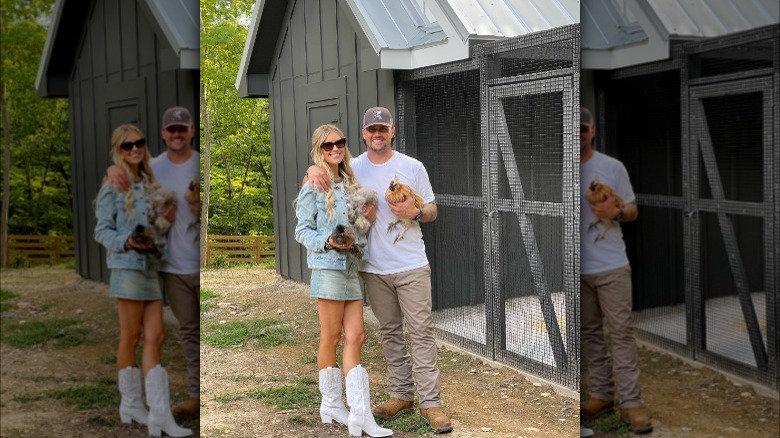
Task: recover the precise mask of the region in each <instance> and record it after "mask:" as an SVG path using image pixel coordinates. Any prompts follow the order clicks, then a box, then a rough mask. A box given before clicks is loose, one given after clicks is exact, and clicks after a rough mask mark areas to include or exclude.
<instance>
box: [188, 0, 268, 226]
mask: <svg viewBox="0 0 780 438" xmlns="http://www.w3.org/2000/svg"><path fill="white" fill-rule="evenodd" d="M200 4H201V23H202V26H203V28H202V30H201V39H200V47H201V76H200V78H201V82H202V87H201V89H202V90H203V91H202V92H203V93H204V96H203V98H204V99H203V101H204V102H205V106H206V108H202V109H201V113H202V114H201V115H203V113H204V112H206V113H207V114H208V123H209V125H210V126H209V127H208V128H209V129H208V132H209V133H210V135H209V139H206V138H201V145H202V146H203V147H204V148H206V147H208V148H210V152H211V160H210V165H211V169H210V179H211V181H210V196H209V200H208V209H209V218H208V231H209V233H211V234H241V235H249V234H266V235H267V234H273V209H272V203H271V199H272V198H271V196H272V191H271V149H270V131H269V120H268V101H267V100H266V99H241V98H239V97H238V95H237V93H236V88H235V85H234V84H235V79H236V75H237V72H238V69H239V64H240V61H241V55H242V52H243V48H244V40H245V39H246V35H247V31H248V26H249V20H250V17H251V13H252V6H253V4H254V1H252V0H231V1H229V0H203V1H201V2H200ZM201 123H203V121H202V122H201ZM205 128H206V127H203V129H201V133H205V132H207V129H205ZM204 155H205V154H201V156H204Z"/></svg>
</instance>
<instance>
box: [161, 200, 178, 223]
mask: <svg viewBox="0 0 780 438" xmlns="http://www.w3.org/2000/svg"><path fill="white" fill-rule="evenodd" d="M163 216H165V219H167V220H168V222H170V223H174V222H176V206H175V205H173V204H166V205H165V207H163Z"/></svg>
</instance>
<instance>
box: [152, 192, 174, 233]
mask: <svg viewBox="0 0 780 438" xmlns="http://www.w3.org/2000/svg"><path fill="white" fill-rule="evenodd" d="M177 199H178V198H177V196H176V192H174V191H173V190H171V189H167V188H165V187H157V190H155V191H154V192H152V194H151V196H149V201H148V204H149V205H148V210H149V224H150V225H154V229H155V231H156V232H158V233H160V234H166V233H167V232H168V230H169V229H170V228H171V222H170V221H169V220H168V218H166V217H165V209H166V208H167V207H168V206H172V207H173V209H174V210H176V205H177V204H178V201H177Z"/></svg>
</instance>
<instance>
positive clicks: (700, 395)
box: [201, 268, 780, 438]
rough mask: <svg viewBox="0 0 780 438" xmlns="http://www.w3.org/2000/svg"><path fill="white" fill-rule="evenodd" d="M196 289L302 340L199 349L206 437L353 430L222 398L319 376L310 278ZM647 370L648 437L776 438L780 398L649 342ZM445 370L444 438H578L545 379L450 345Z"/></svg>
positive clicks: (603, 433) (266, 277) (230, 316)
mask: <svg viewBox="0 0 780 438" xmlns="http://www.w3.org/2000/svg"><path fill="white" fill-rule="evenodd" d="M201 287H202V288H203V289H208V290H210V291H212V292H215V293H217V294H219V298H218V299H217V300H216V301H217V303H218V305H217V307H216V308H214V309H212V310H210V311H209V312H206V313H205V314H203V315H202V318H204V319H212V320H215V321H220V322H227V321H232V320H240V319H242V318H271V317H272V318H277V319H279V320H281V321H282V323H283V324H284V326H286V327H288V328H290V329H291V330H292V332H293V333H294V336H295V338H296V340H298V339H303V340H305V341H306V342H297V343H296V344H294V345H284V346H278V347H273V348H266V349H259V348H256V347H236V348H228V349H217V348H213V347H209V346H206V345H201V358H202V360H201V366H202V369H201V392H202V402H201V403H202V405H203V408H202V411H201V420H202V431H203V434H204V436H219V437H246V436H273V437H300V436H318V437H319V436H330V437H346V436H348V432H347V429H346V427H344V426H339V425H336V424H333V425H323V424H321V423H320V419H319V411H318V408H316V407H312V408H305V409H300V410H285V411H277V410H275V409H274V408H273V407H272V406H270V405H267V404H265V403H263V402H262V401H259V400H255V399H250V398H242V399H239V400H232V401H224V400H225V399H229V398H230V397H225V396H229V395H236V394H242V393H246V392H247V391H252V390H257V389H269V388H276V387H281V386H284V385H292V384H294V383H295V382H296V381H297V380H298V379H300V378H304V377H306V378H309V379H314V380H316V378H317V375H316V373H317V371H316V368H317V367H316V363H311V360H305V358H314V357H316V352H317V339H318V323H317V309H316V303H315V300H313V299H312V298H311V297H310V296H309V289H308V285H306V284H303V283H299V282H295V281H290V280H286V279H282V278H280V277H279V276H278V275H277V274H276V273H275V272H274V271H273V270H272V269H263V268H241V269H222V270H204V271H202V272H201ZM365 314H366V317H365V320H366V332H367V338H366V344H365V345H364V347H363V362H364V365H365V366H366V368H367V369H368V371H369V376H370V380H371V391H372V398H373V401H374V402H375V403H376V402H379V401H382V400H384V399H385V398H386V397H387V390H388V387H387V381H386V363H385V361H384V357H383V355H382V351H381V346H380V345H379V342H378V335H377V324H376V320H375V319H374V318H373V316H372V314H371V311H370V308H365ZM204 319H202V320H204ZM640 367H641V370H642V387H643V397H644V399H645V402H646V404H647V407H648V409H649V412H650V414H651V416H652V419H653V425H654V432H653V433H652V434H650V435H647V436H648V437H662V438H666V437H670V438H671V437H681V436H684V437H731V436H733V437H737V436H738V437H756V438H758V437H761V438H764V437H768V436H780V416H779V414H778V412H780V406H779V405H778V400H777V399H774V398H768V397H764V396H761V395H759V394H757V393H756V392H755V390H753V388H752V387H750V386H749V385H739V384H735V383H732V382H731V381H729V380H727V379H726V378H725V377H724V376H723V375H721V374H719V373H717V372H715V371H713V370H711V369H709V368H704V367H694V366H691V365H688V364H685V363H683V362H682V361H680V360H679V359H676V358H673V357H671V356H669V355H667V354H663V353H658V352H654V351H650V350H648V349H645V348H641V349H640ZM439 368H440V370H441V379H442V381H441V383H442V398H443V400H444V403H445V406H444V409H445V412H447V413H448V414H449V415H450V418H451V419H452V423H453V426H454V430H453V432H452V433H451V434H448V435H443V436H450V437H468V438H471V437H501V438H505V437H507V438H508V437H512V438H517V437H529V438H530V437H576V436H579V435H578V432H579V406H578V403H579V402H578V400H576V399H573V398H569V397H566V396H562V395H559V394H557V393H556V392H555V390H554V389H553V388H552V387H551V386H549V385H540V384H539V383H536V384H534V383H533V382H532V381H530V380H529V379H527V378H526V377H525V376H524V375H523V374H521V373H519V372H517V371H515V370H513V369H510V368H506V367H496V366H494V365H491V364H486V363H484V362H482V361H481V360H478V359H475V358H473V357H472V356H470V355H467V354H462V353H460V352H458V351H456V350H455V349H452V348H449V347H447V346H442V347H441V348H440V349H439ZM407 417H408V419H409V422H411V423H412V425H413V426H414V425H420V426H421V427H419V428H415V427H412V428H409V429H408V430H411V431H410V432H401V431H399V430H398V429H396V430H395V434H394V436H396V437H413V436H433V434H432V433H431V432H430V429H426V427H424V426H422V422H421V421H420V420H419V414H418V413H416V412H415V413H413V414H410V415H408V416H407ZM402 418H403V417H402ZM396 421H397V420H396ZM594 426H595V427H596V428H597V431H596V436H598V437H610V438H612V437H625V436H631V435H632V434H631V433H630V431H628V429H627V428H626V427H625V426H624V425H622V424H621V422H620V421H619V418H618V417H617V416H614V417H612V418H607V419H604V420H599V422H598V423H596V424H595V425H594ZM418 430H428V431H429V432H427V433H426V432H418Z"/></svg>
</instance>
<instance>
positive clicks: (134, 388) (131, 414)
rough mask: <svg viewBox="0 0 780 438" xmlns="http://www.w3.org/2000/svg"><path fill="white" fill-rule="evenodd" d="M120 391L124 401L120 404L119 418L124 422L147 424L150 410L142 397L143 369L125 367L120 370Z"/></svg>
mask: <svg viewBox="0 0 780 438" xmlns="http://www.w3.org/2000/svg"><path fill="white" fill-rule="evenodd" d="M119 393H120V394H122V402H121V403H120V404H119V419H120V420H122V423H127V424H129V423H132V422H133V420H135V422H136V423H140V424H143V425H144V426H145V425H146V419H147V417H148V416H149V411H147V410H146V406H144V402H143V399H142V397H141V370H140V369H139V368H137V367H125V368H122V369H121V370H119Z"/></svg>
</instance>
